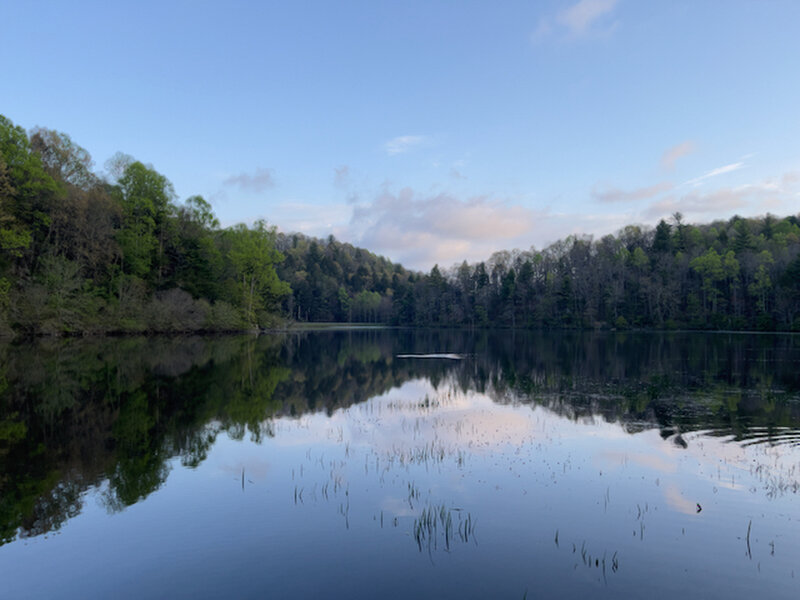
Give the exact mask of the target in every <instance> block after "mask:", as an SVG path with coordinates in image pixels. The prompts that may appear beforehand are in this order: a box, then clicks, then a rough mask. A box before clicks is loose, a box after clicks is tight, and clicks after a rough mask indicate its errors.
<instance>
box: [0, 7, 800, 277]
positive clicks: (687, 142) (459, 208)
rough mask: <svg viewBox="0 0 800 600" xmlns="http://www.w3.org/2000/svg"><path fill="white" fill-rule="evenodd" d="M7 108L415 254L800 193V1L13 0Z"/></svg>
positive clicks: (220, 205)
mask: <svg viewBox="0 0 800 600" xmlns="http://www.w3.org/2000/svg"><path fill="white" fill-rule="evenodd" d="M0 17H1V19H2V22H3V26H2V30H3V33H2V35H0V61H2V65H3V69H2V74H1V75H0V114H4V115H6V116H7V117H8V118H10V119H11V120H12V121H13V122H14V123H16V124H18V125H21V126H23V127H25V128H26V129H30V128H33V127H35V126H42V127H48V128H52V129H57V130H59V131H63V132H65V133H68V134H69V135H70V136H71V137H72V138H73V140H75V141H76V142H77V143H78V144H80V145H81V146H83V147H84V148H86V149H87V150H88V151H89V152H90V153H91V154H92V156H93V158H94V160H95V164H96V169H97V170H98V171H102V169H103V166H104V163H105V161H106V160H107V159H108V158H110V157H111V156H112V155H113V154H114V153H115V152H117V151H122V152H125V153H127V154H130V155H132V156H134V157H135V158H137V159H139V160H141V161H143V162H145V163H149V164H152V165H153V166H154V167H155V168H156V169H157V170H158V171H159V172H161V173H163V174H164V175H166V176H167V177H168V178H169V179H170V180H171V181H172V182H173V184H174V186H175V190H176V192H177V194H178V197H179V199H180V200H183V199H185V198H186V197H188V196H190V195H194V194H201V195H203V196H204V197H205V198H206V199H208V200H210V201H211V203H212V204H213V206H214V209H215V211H216V213H217V215H218V216H219V218H220V220H221V222H222V223H223V225H232V224H234V223H237V222H252V221H253V220H255V219H257V218H265V219H267V221H268V222H270V223H271V224H274V225H276V226H277V227H278V228H279V229H280V230H282V231H287V232H289V231H301V232H304V233H307V234H309V235H316V236H327V235H329V234H331V233H332V234H334V235H335V236H336V237H337V238H339V239H340V240H343V241H348V242H351V243H354V244H357V245H361V246H364V247H367V248H369V249H370V250H372V251H374V252H377V253H379V254H383V255H385V256H388V257H389V258H391V259H392V260H394V261H399V262H402V263H403V264H404V265H406V266H408V267H412V268H420V269H425V270H427V269H430V268H431V267H432V266H433V264H434V263H439V264H440V265H442V266H445V267H446V266H450V265H452V264H454V263H456V262H460V261H461V260H463V259H467V260H469V261H470V262H472V261H477V260H482V259H486V258H488V257H489V256H490V255H491V253H492V252H494V251H496V250H501V249H509V250H510V249H513V248H521V249H528V248H530V247H531V246H535V247H536V248H542V247H544V246H546V245H547V244H549V243H551V242H553V241H555V240H557V239H559V238H562V237H565V236H567V235H569V234H574V233H586V234H592V235H594V236H596V237H598V236H602V235H605V234H608V233H614V232H616V231H617V230H618V229H619V228H621V227H623V226H624V225H626V224H630V223H639V224H643V225H648V226H654V225H655V224H656V223H657V222H658V220H659V219H660V218H662V217H669V215H671V214H672V213H674V212H675V211H681V212H682V213H683V214H684V215H685V218H686V220H687V221H689V222H707V221H710V220H712V219H715V218H729V217H731V216H733V215H734V214H740V215H744V216H755V215H763V214H765V213H767V212H771V213H773V214H777V215H781V216H784V215H787V214H797V212H798V210H800V77H798V73H800V2H796V1H794V0H787V1H779V0H771V1H769V2H767V1H757V0H746V1H735V0H726V1H724V2H723V1H721V0H720V1H715V2H712V1H710V0H709V1H697V0H687V1H681V0H670V1H664V2H638V1H634V0H616V1H615V0H581V1H577V0H564V1H556V0H552V1H547V0H543V1H539V2H536V1H527V2H512V1H509V2H466V1H461V2H436V1H431V0H429V1H424V2H415V1H404V2H375V1H370V2H333V1H326V2H302V1H297V2H225V3H222V2H197V1H191V2H189V1H186V2H177V1H175V2H164V1H162V2H146V1H142V2H137V3H129V2H128V3H122V2H81V1H77V0H75V1H72V2H38V1H36V0H28V1H26V2H6V3H4V5H3V6H2V7H0Z"/></svg>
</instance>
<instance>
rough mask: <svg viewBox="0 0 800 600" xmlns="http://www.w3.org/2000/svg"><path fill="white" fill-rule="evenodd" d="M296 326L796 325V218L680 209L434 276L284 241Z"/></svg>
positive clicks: (328, 246)
mask: <svg viewBox="0 0 800 600" xmlns="http://www.w3.org/2000/svg"><path fill="white" fill-rule="evenodd" d="M278 245H279V247H280V249H281V250H282V251H283V252H284V253H285V254H286V256H287V260H286V261H285V262H284V263H283V264H281V265H279V267H278V270H279V274H280V276H281V278H283V279H286V280H287V281H289V282H290V283H291V286H292V289H293V294H292V295H291V296H289V297H287V299H286V300H285V301H284V309H285V310H286V311H287V312H288V313H289V314H291V315H292V317H293V318H294V319H296V320H300V321H362V322H381V323H392V324H396V325H415V326H451V327H452V326H468V327H489V326H500V327H513V328H572V329H587V328H589V329H592V328H601V329H602V328H616V329H626V328H630V327H636V328H666V329H678V328H680V329H735V330H766V331H768V330H776V329H777V330H794V331H798V330H800V221H798V219H797V217H795V216H790V217H787V218H785V219H778V218H776V217H774V216H772V215H767V216H765V217H763V218H757V219H746V218H742V217H738V216H735V217H733V218H731V219H729V220H727V221H715V222H713V223H710V224H706V225H690V224H686V223H684V222H683V218H682V216H681V215H680V213H676V214H675V215H673V217H672V219H671V223H667V222H666V221H664V220H662V221H661V222H660V223H659V224H658V226H657V227H656V228H655V229H648V228H646V227H640V226H628V227H625V228H624V229H623V230H622V231H620V232H619V233H618V234H617V235H608V236H605V237H603V238H601V239H599V240H593V239H592V238H591V237H577V236H571V237H568V238H567V239H565V240H561V241H559V242H556V243H555V244H552V245H551V246H549V247H547V248H545V249H544V250H541V251H537V250H535V249H532V250H529V251H520V250H514V251H512V252H498V253H495V254H494V255H493V256H492V257H491V258H490V259H489V260H488V261H485V262H480V263H477V264H472V265H470V264H467V263H466V262H464V263H462V264H461V265H460V266H456V267H453V268H451V269H448V270H442V269H440V268H439V267H438V266H435V267H434V268H433V269H432V270H431V271H430V273H428V274H418V273H413V272H409V271H406V270H405V269H403V267H401V266H400V265H393V264H392V263H390V262H389V261H387V260H386V259H383V258H380V257H376V256H374V255H372V254H370V253H369V252H366V251H364V250H361V249H358V248H353V247H352V246H350V245H349V244H342V243H340V242H338V241H336V240H335V239H334V238H332V237H331V238H329V239H328V240H316V239H309V238H306V237H304V236H301V235H293V236H280V235H279V237H278Z"/></svg>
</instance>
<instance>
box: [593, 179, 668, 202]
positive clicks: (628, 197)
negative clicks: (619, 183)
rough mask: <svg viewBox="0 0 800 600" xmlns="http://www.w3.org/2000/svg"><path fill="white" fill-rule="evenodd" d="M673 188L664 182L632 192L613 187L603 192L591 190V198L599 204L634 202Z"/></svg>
mask: <svg viewBox="0 0 800 600" xmlns="http://www.w3.org/2000/svg"><path fill="white" fill-rule="evenodd" d="M673 187H674V186H673V184H671V183H669V182H668V181H664V182H661V183H657V184H655V185H651V186H648V187H642V188H636V189H633V190H621V189H619V188H615V187H610V188H607V189H604V190H598V189H593V190H592V197H593V198H594V199H595V200H599V201H600V202H636V201H638V200H647V199H649V198H653V197H654V196H657V195H659V194H662V193H664V192H668V191H669V190H671V189H672V188H673Z"/></svg>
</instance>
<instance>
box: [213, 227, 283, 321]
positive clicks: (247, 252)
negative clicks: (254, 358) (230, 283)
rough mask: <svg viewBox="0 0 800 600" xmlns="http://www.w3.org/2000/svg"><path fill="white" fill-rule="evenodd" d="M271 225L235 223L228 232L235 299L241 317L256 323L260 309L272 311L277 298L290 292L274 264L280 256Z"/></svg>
mask: <svg viewBox="0 0 800 600" xmlns="http://www.w3.org/2000/svg"><path fill="white" fill-rule="evenodd" d="M275 236H276V232H275V228H274V227H267V224H266V222H265V221H263V220H259V221H256V223H255V225H254V227H253V228H252V229H250V228H248V227H247V226H246V225H237V226H235V227H233V228H232V229H230V230H229V231H228V237H229V239H230V252H229V255H228V257H229V259H230V261H231V264H232V265H233V269H234V273H235V278H236V285H237V288H238V291H239V298H240V301H241V305H242V308H243V310H244V314H245V318H246V319H247V321H248V322H249V323H251V324H254V325H255V324H257V323H258V313H259V312H260V311H274V310H275V309H276V308H277V303H278V301H279V300H280V298H281V297H282V296H284V295H286V294H288V293H290V292H291V288H290V287H289V284H288V283H286V282H285V281H281V280H280V279H279V278H278V274H277V273H276V271H275V265H276V264H278V263H280V262H281V261H282V260H283V255H282V254H281V253H280V252H279V251H278V250H276V249H275Z"/></svg>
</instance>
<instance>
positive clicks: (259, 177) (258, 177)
mask: <svg viewBox="0 0 800 600" xmlns="http://www.w3.org/2000/svg"><path fill="white" fill-rule="evenodd" d="M222 184H223V185H225V186H228V187H238V188H239V189H241V190H244V191H247V192H264V191H266V190H268V189H270V188H273V187H275V179H274V178H273V171H272V169H264V168H259V169H256V171H255V173H253V174H250V173H241V174H239V175H232V176H231V177H228V178H227V179H225V181H223V182H222Z"/></svg>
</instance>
